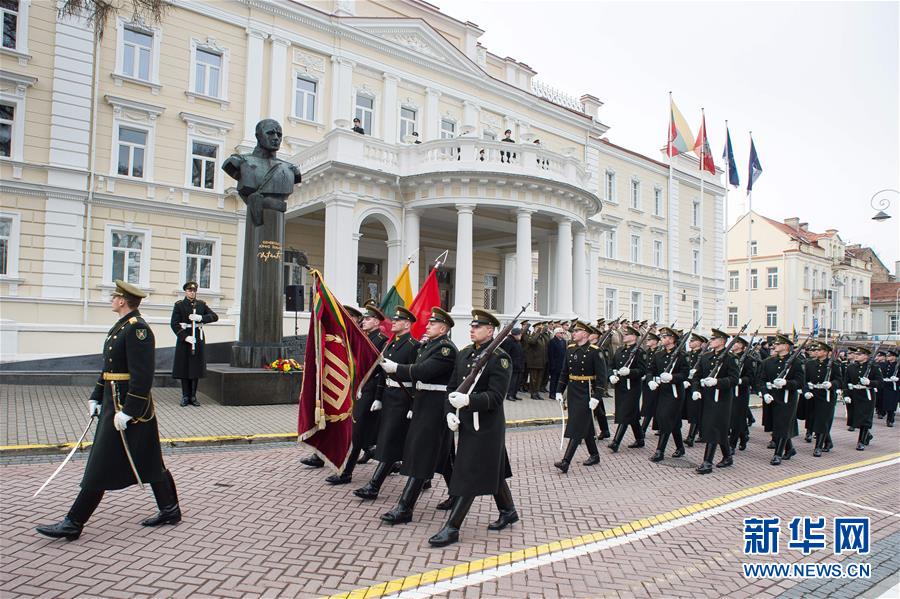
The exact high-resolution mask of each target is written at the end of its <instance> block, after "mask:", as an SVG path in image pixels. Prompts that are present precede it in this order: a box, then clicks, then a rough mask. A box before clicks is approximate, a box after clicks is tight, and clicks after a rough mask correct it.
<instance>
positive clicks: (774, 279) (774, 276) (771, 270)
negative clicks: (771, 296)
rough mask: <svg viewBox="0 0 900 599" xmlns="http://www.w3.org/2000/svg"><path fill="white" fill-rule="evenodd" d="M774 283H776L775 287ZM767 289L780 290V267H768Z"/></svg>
mask: <svg viewBox="0 0 900 599" xmlns="http://www.w3.org/2000/svg"><path fill="white" fill-rule="evenodd" d="M772 283H775V284H774V285H773V284H772ZM766 289H778V267H777V266H767V267H766Z"/></svg>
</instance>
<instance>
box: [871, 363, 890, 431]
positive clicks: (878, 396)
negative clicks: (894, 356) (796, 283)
mask: <svg viewBox="0 0 900 599" xmlns="http://www.w3.org/2000/svg"><path fill="white" fill-rule="evenodd" d="M886 365H887V353H885V352H884V350H878V351H877V352H876V353H875V363H874V364H873V365H872V368H877V369H878V370H879V371H881V380H882V381H884V379H885V377H887V376H888V375H887V374H886V373H885V366H886ZM883 384H884V383H883V382H882V383H881V384H879V385H877V386H876V387H875V388H874V389H872V395H873V396H875V415H876V416H877V417H878V419H879V420H884V416H885V409H884V393H883V391H882V389H883Z"/></svg>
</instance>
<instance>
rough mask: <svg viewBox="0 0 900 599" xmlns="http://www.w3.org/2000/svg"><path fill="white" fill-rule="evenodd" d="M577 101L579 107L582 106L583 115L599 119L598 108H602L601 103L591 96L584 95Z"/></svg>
mask: <svg viewBox="0 0 900 599" xmlns="http://www.w3.org/2000/svg"><path fill="white" fill-rule="evenodd" d="M579 100H581V105H582V106H583V110H584V113H585V114H587V115H589V116H591V117H592V118H594V119H598V118H599V115H600V107H601V106H603V102H601V101H600V99H599V98H597V97H596V96H592V95H591V94H584V95H583V96H581V97H580V98H579Z"/></svg>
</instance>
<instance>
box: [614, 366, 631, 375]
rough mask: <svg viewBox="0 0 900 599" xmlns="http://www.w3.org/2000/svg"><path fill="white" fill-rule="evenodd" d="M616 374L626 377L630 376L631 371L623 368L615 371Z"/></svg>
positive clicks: (625, 367)
mask: <svg viewBox="0 0 900 599" xmlns="http://www.w3.org/2000/svg"><path fill="white" fill-rule="evenodd" d="M616 374H618V375H619V376H628V375H629V374H631V369H630V368H628V367H627V366H623V367H621V368H620V369H618V370H617V371H616Z"/></svg>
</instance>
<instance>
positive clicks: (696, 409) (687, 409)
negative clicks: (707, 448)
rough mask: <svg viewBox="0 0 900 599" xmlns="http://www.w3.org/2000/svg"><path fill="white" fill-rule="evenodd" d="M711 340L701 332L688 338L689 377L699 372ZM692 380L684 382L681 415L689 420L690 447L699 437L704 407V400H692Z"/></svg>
mask: <svg viewBox="0 0 900 599" xmlns="http://www.w3.org/2000/svg"><path fill="white" fill-rule="evenodd" d="M708 342H709V339H708V338H707V337H706V336H704V335H701V334H700V333H692V334H691V338H690V339H688V350H689V351H688V354H687V358H686V359H687V363H688V369H689V370H688V379H693V378H694V376H695V375H696V374H697V366H698V365H699V364H700V356H702V355H703V353H704V352H705V351H706V344H707V343H708ZM690 385H691V383H690V381H685V382H684V388H685V401H684V412H682V414H681V416H682V418H684V420H687V421H688V434H687V438H686V439H685V441H684V444H685V445H687V446H688V447H693V446H694V439H696V438H697V431H699V430H700V410H702V409H703V402H701V401H692V400H691V398H690V397H689V396H690V395H691V390H690Z"/></svg>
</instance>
